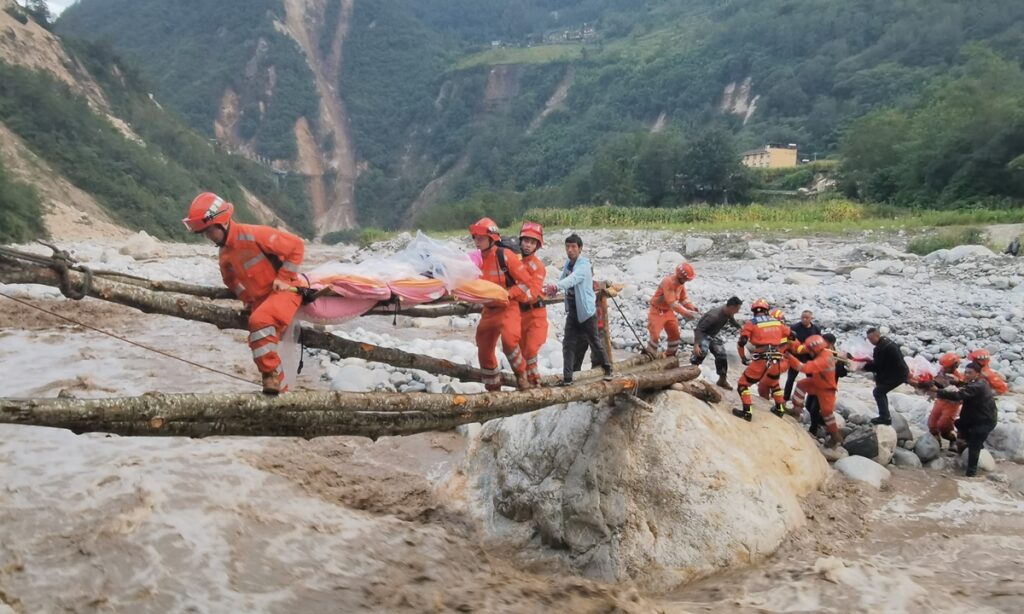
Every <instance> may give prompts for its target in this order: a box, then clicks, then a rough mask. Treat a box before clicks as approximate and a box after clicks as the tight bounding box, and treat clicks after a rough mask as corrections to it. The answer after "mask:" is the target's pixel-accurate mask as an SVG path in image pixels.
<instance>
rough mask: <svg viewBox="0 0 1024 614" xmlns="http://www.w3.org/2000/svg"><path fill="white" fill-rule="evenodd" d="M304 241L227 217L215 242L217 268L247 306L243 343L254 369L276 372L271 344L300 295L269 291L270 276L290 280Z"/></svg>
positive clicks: (271, 287) (294, 275) (294, 278)
mask: <svg viewBox="0 0 1024 614" xmlns="http://www.w3.org/2000/svg"><path fill="white" fill-rule="evenodd" d="M304 253H305V244H304V243H303V242H302V239H300V238H299V237H296V236H295V235H293V234H290V233H287V232H284V231H282V230H278V229H276V228H271V227H269V226H255V225H250V224H239V223H237V222H232V223H231V224H229V225H228V229H227V237H226V238H225V239H224V245H222V246H221V248H220V274H221V277H222V278H223V279H224V285H226V286H227V287H228V288H229V289H230V290H231V291H232V292H234V293H235V296H237V297H238V299H239V300H241V301H242V302H243V303H245V304H246V306H247V307H249V308H250V310H251V313H250V315H249V347H250V348H251V349H252V357H253V360H254V361H255V362H256V367H257V368H258V369H259V370H260V373H264V374H266V373H275V374H278V375H280V373H281V357H280V356H279V355H278V353H277V344H278V341H279V340H280V338H281V333H282V332H284V329H285V328H287V327H288V325H289V324H291V322H292V318H294V317H295V312H296V311H297V310H298V309H299V306H300V305H301V304H302V298H301V297H300V296H299V295H298V294H297V293H295V292H280V291H278V292H275V291H274V280H275V279H280V280H281V281H283V282H285V283H287V284H289V285H295V282H296V281H297V277H298V273H299V266H300V265H301V264H302V256H303V254H304Z"/></svg>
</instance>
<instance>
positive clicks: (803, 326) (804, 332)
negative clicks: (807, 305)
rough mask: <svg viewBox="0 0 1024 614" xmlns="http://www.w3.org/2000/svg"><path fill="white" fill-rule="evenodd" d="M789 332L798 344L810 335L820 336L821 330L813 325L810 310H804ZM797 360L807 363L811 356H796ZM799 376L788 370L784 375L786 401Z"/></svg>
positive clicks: (792, 370) (794, 370)
mask: <svg viewBox="0 0 1024 614" xmlns="http://www.w3.org/2000/svg"><path fill="white" fill-rule="evenodd" d="M789 330H790V332H792V333H793V336H794V337H796V339H797V341H799V342H800V343H803V342H804V341H807V338H808V337H810V336H811V335H820V334H821V328H819V327H818V325H817V324H815V323H814V314H813V313H811V311H810V310H805V311H804V312H803V313H801V314H800V321H799V322H797V323H796V324H794V325H793V326H791V327H789ZM797 358H799V359H800V362H807V361H808V360H810V359H811V356H810V354H802V355H800V356H797ZM799 374H800V372H799V371H797V370H796V369H790V370H789V373H788V374H787V375H786V391H785V399H786V400H787V401H788V400H789V397H791V396H792V395H793V384H795V383H796V377H797V375H799Z"/></svg>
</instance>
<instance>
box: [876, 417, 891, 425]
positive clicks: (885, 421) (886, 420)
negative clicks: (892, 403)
mask: <svg viewBox="0 0 1024 614" xmlns="http://www.w3.org/2000/svg"><path fill="white" fill-rule="evenodd" d="M871 424H876V425H877V424H890V425H891V424H892V419H891V418H883V417H881V416H879V417H877V418H872V419H871Z"/></svg>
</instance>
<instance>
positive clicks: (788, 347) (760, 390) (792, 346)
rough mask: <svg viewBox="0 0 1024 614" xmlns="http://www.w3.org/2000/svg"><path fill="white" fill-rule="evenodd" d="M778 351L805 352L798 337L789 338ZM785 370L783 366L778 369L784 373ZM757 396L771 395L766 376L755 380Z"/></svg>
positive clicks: (765, 397)
mask: <svg viewBox="0 0 1024 614" xmlns="http://www.w3.org/2000/svg"><path fill="white" fill-rule="evenodd" d="M780 351H782V352H789V353H791V354H793V355H797V354H802V353H805V351H804V349H803V343H801V341H800V340H799V339H791V340H790V341H788V342H787V343H786V344H785V345H783V346H782V349H781V350H780ZM798 360H799V359H798ZM801 364H803V363H801ZM783 366H784V367H785V365H783ZM787 368H788V367H787ZM797 370H798V371H799V369H797ZM785 372H786V369H785V368H783V369H781V371H780V373H785ZM757 396H759V397H761V398H762V399H769V398H771V396H772V387H771V384H770V383H769V382H768V379H767V378H761V381H759V382H757ZM783 397H785V394H783Z"/></svg>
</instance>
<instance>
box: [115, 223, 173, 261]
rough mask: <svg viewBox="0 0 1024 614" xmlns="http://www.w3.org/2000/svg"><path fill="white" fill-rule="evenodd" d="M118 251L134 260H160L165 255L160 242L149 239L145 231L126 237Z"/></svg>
mask: <svg viewBox="0 0 1024 614" xmlns="http://www.w3.org/2000/svg"><path fill="white" fill-rule="evenodd" d="M118 251H119V252H121V253H122V254H124V255H125V256H131V257H132V258H134V259H136V260H149V259H152V258H161V257H163V256H164V255H165V254H166V253H167V250H165V249H164V247H163V246H162V245H161V244H160V241H158V240H157V239H156V238H154V237H151V236H150V235H149V234H147V233H146V231H145V230H140V231H139V232H138V233H136V234H133V235H132V236H130V237H128V239H127V240H125V242H124V244H123V245H122V246H121V249H119V250H118Z"/></svg>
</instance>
